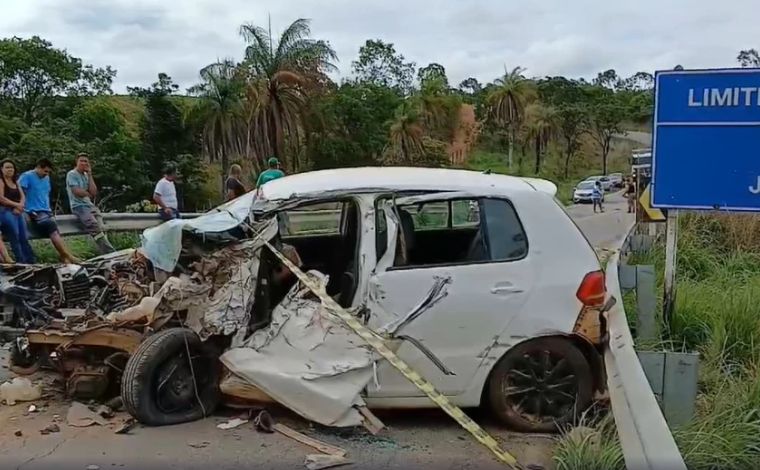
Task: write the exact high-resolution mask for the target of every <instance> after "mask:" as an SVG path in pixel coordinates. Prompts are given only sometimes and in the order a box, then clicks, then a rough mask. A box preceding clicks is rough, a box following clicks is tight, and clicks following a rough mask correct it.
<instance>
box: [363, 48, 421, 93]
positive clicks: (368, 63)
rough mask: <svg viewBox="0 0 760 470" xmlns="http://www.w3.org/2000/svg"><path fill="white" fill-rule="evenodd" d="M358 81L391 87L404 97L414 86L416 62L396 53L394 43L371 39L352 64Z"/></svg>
mask: <svg viewBox="0 0 760 470" xmlns="http://www.w3.org/2000/svg"><path fill="white" fill-rule="evenodd" d="M351 67H352V69H353V72H354V75H356V78H357V80H359V81H363V82H370V83H374V84H376V85H382V86H387V87H391V88H393V89H395V90H397V91H398V92H399V93H401V94H403V95H408V94H410V93H411V91H412V88H413V85H414V69H415V67H416V64H415V63H414V62H406V58H405V57H404V56H403V55H402V54H399V53H398V52H396V48H395V47H394V46H393V44H392V43H385V42H383V41H381V40H379V39H369V40H367V42H366V43H364V45H363V46H362V47H361V48H359V57H358V58H357V59H356V60H355V61H353V62H352V63H351Z"/></svg>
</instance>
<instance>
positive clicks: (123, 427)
mask: <svg viewBox="0 0 760 470" xmlns="http://www.w3.org/2000/svg"><path fill="white" fill-rule="evenodd" d="M136 425H137V420H136V419H134V418H128V419H126V420H125V421H124V422H122V423H121V424H120V425H119V426H118V427H117V428H116V429H115V430H114V432H113V433H114V434H129V431H131V430H132V428H134V427H135V426H136Z"/></svg>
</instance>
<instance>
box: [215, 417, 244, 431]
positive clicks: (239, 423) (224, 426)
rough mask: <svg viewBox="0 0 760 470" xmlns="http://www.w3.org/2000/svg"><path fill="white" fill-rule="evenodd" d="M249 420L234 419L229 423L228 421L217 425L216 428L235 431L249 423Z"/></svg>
mask: <svg viewBox="0 0 760 470" xmlns="http://www.w3.org/2000/svg"><path fill="white" fill-rule="evenodd" d="M247 422H248V420H247V419H240V418H234V419H231V420H229V421H226V422H224V423H220V424H217V425H216V427H217V428H219V429H225V430H226V429H235V428H236V427H238V426H242V425H244V424H245V423H247Z"/></svg>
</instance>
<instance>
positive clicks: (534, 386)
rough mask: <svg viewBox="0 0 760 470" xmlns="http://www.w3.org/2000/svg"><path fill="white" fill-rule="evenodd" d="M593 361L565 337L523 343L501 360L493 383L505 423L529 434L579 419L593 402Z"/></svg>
mask: <svg viewBox="0 0 760 470" xmlns="http://www.w3.org/2000/svg"><path fill="white" fill-rule="evenodd" d="M593 388H594V380H593V374H592V372H591V367H590V366H589V363H588V361H587V360H586V358H585V357H584V355H583V353H582V352H581V351H580V350H578V348H577V347H575V345H573V344H572V343H571V342H570V341H568V340H566V339H564V338H539V339H535V340H532V341H527V342H525V343H522V344H519V345H517V346H516V347H514V348H513V349H512V350H510V351H509V352H508V353H507V354H505V355H504V357H502V358H501V360H500V361H499V362H498V364H496V367H494V370H493V371H492V372H491V378H490V381H489V385H488V398H489V402H490V405H491V407H492V409H493V411H494V412H495V413H496V415H497V416H498V417H499V419H500V420H501V421H503V422H504V423H506V424H507V425H508V426H510V427H511V428H514V429H515V430H518V431H523V432H554V431H557V430H559V429H561V428H563V427H564V426H565V425H567V424H571V423H573V422H574V421H575V420H576V419H577V418H578V416H580V413H582V412H583V411H584V410H585V409H586V408H588V406H589V405H590V404H591V399H592V394H593Z"/></svg>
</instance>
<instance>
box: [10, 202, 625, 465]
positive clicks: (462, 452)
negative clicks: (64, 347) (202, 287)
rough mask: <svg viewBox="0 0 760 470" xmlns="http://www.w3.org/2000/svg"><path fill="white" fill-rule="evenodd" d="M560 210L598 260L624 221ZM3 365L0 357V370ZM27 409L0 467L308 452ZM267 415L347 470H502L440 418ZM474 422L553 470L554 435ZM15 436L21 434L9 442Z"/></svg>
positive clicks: (288, 458) (16, 421) (619, 216)
mask: <svg viewBox="0 0 760 470" xmlns="http://www.w3.org/2000/svg"><path fill="white" fill-rule="evenodd" d="M568 212H569V213H570V214H571V216H572V217H573V218H574V219H575V221H576V222H577V224H578V226H579V227H580V228H581V230H583V232H584V233H585V234H586V237H587V238H588V239H589V241H590V242H591V243H592V245H594V246H595V248H597V249H598V251H599V252H600V255H601V256H602V257H604V249H605V248H609V247H611V246H613V244H614V243H615V242H616V241H617V240H619V239H621V238H622V237H623V236H624V233H623V232H624V230H625V227H626V224H627V222H628V220H630V219H629V217H630V215H629V214H626V213H625V202H624V201H623V199H622V198H621V197H620V196H616V195H610V196H608V202H607V204H606V207H605V212H604V213H603V214H594V213H593V211H592V208H591V206H590V205H579V206H572V207H570V208H568ZM4 359H5V358H0V360H3V364H5V363H6V361H5V360H4ZM3 376H5V377H3ZM7 376H8V371H7V370H5V369H0V378H6V377H7ZM46 380H48V381H49V380H50V379H49V378H48V379H46ZM46 388H51V387H46ZM35 404H36V405H37V406H38V407H41V408H42V411H39V412H36V413H31V414H27V413H26V411H27V407H28V405H29V404H17V405H15V406H4V405H0V468H3V469H5V468H13V469H23V470H40V469H49V468H55V469H56V470H68V469H69V468H71V469H86V468H88V466H92V465H94V466H97V467H98V468H99V469H101V470H106V469H152V468H162V469H196V468H197V469H201V468H202V469H205V470H211V469H213V470H228V469H237V468H246V469H253V468H261V469H265V468H273V469H278V468H304V467H303V461H304V457H305V456H306V455H307V454H310V453H314V451H312V450H311V449H310V448H308V447H305V446H303V445H302V444H299V443H297V442H295V441H292V440H290V439H289V438H287V437H285V436H282V435H279V434H261V433H258V432H257V431H255V430H254V429H253V426H251V425H250V424H246V425H243V426H241V427H239V428H236V429H232V430H227V431H223V430H220V429H217V428H216V425H217V424H219V423H221V422H224V421H226V420H227V418H228V417H229V416H232V415H234V411H229V412H227V416H214V417H211V418H208V419H206V420H203V421H198V422H194V423H188V424H184V425H179V426H173V427H168V428H167V427H163V428H149V427H136V428H135V429H133V430H132V431H131V432H130V434H127V435H117V434H113V430H112V429H109V428H106V427H100V426H97V425H96V426H92V427H89V428H74V427H70V426H68V425H66V423H65V416H66V411H67V408H68V406H67V404H65V403H63V401H62V400H61V399H60V398H59V397H56V396H53V397H50V398H45V399H42V400H39V401H37V402H35ZM272 414H273V415H274V417H275V419H276V420H277V421H279V422H282V423H285V424H287V425H289V426H291V427H292V428H294V429H296V430H299V431H301V432H303V433H305V434H308V435H310V436H312V437H316V438H318V439H321V440H323V441H326V442H329V443H331V444H334V445H337V446H340V447H342V448H344V449H345V450H347V451H348V456H349V458H350V459H351V460H352V461H353V462H354V464H353V465H352V466H350V467H347V468H351V469H374V468H399V469H401V468H451V469H455V468H456V469H462V468H472V469H480V468H493V469H498V468H504V467H503V466H502V465H500V464H499V463H498V462H496V461H495V460H494V459H493V458H492V457H491V455H490V454H489V453H488V451H486V450H485V449H484V448H483V447H482V446H481V445H480V444H478V443H477V442H475V441H474V440H473V439H472V438H471V437H470V436H469V435H468V434H467V433H466V432H465V431H463V430H462V429H461V428H459V427H458V426H457V425H456V424H455V423H454V422H453V421H452V420H451V419H450V418H449V417H448V416H446V415H444V414H443V413H442V412H439V411H438V410H424V411H417V410H408V411H401V412H393V413H378V416H379V417H380V418H381V420H383V422H384V423H385V424H386V425H387V429H386V430H384V431H383V432H382V433H381V434H380V435H378V436H371V435H369V434H368V433H366V432H364V430H354V429H351V430H335V429H329V428H325V427H321V426H313V425H310V424H309V423H307V422H305V421H304V420H301V419H299V418H298V417H296V416H294V415H292V414H290V413H289V412H287V411H286V410H279V409H275V410H272ZM56 415H58V419H59V421H58V423H57V424H58V426H59V427H60V432H57V433H52V434H48V435H41V434H40V430H41V429H43V428H45V427H46V426H48V425H50V424H51V423H53V422H54V421H55V420H56V418H55V416H56ZM472 416H473V417H474V418H475V419H476V420H477V421H479V422H480V423H481V424H483V425H484V426H485V428H486V429H487V430H488V431H489V432H491V433H492V434H493V435H494V436H496V437H497V439H499V440H500V441H501V443H502V444H503V447H504V448H506V449H508V450H509V451H510V452H511V453H513V454H514V455H515V456H516V457H517V458H518V460H519V461H520V462H521V463H522V464H523V465H528V464H534V465H540V466H542V467H544V468H552V462H551V456H552V451H553V447H554V437H553V436H551V435H524V434H518V433H512V432H508V431H505V430H503V429H502V428H501V427H500V426H499V425H498V424H496V423H495V422H494V421H493V420H492V419H490V417H489V416H488V413H487V412H485V411H477V410H476V411H473V412H472ZM120 418H122V419H123V418H124V416H123V415H122V416H120ZM16 431H20V433H21V436H16V435H15V433H16ZM90 468H92V469H95V467H90Z"/></svg>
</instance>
